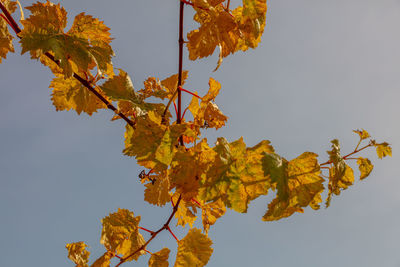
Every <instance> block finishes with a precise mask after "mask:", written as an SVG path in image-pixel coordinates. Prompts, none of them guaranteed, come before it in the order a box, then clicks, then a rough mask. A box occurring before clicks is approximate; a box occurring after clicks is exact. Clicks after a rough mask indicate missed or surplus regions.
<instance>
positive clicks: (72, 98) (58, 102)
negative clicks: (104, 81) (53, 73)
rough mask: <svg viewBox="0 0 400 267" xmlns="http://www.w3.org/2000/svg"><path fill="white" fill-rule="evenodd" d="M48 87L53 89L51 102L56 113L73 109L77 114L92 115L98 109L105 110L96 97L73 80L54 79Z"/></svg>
mask: <svg viewBox="0 0 400 267" xmlns="http://www.w3.org/2000/svg"><path fill="white" fill-rule="evenodd" d="M49 87H50V88H53V93H52V95H51V100H52V101H53V105H54V106H55V107H56V110H57V111H60V110H70V109H74V110H75V111H76V112H77V113H78V114H81V112H86V113H87V114H89V115H92V114H93V112H96V111H97V110H99V109H103V108H107V106H106V105H105V104H104V103H103V102H102V101H101V100H100V99H99V98H97V96H95V95H94V94H93V93H92V92H90V91H89V90H88V89H87V88H86V87H84V86H83V85H82V84H81V83H80V82H79V81H78V80H76V79H74V78H67V79H64V78H62V77H56V78H54V79H53V80H52V82H51V83H50V86H49ZM99 93H101V92H99ZM103 96H104V95H103Z"/></svg>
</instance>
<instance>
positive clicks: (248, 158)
mask: <svg viewBox="0 0 400 267" xmlns="http://www.w3.org/2000/svg"><path fill="white" fill-rule="evenodd" d="M272 151H273V148H272V147H271V146H270V145H269V142H268V141H262V142H261V143H260V144H258V145H256V146H255V147H252V148H246V144H245V143H244V142H243V139H242V138H240V139H239V140H237V141H235V142H232V143H228V142H227V140H226V139H225V138H218V141H217V143H216V146H215V147H214V152H215V153H214V155H215V156H214V159H212V162H213V163H214V164H213V165H211V166H210V167H209V168H208V170H207V173H206V177H205V178H202V180H201V187H200V190H199V198H200V200H202V201H204V202H209V201H214V200H217V199H219V198H221V199H222V200H223V201H224V203H225V204H226V206H227V207H229V208H232V209H234V210H235V211H237V212H247V208H248V204H249V202H250V201H251V200H253V199H255V198H257V197H258V196H260V195H266V194H267V193H268V189H269V188H270V185H271V181H270V178H269V177H268V176H264V171H263V168H262V166H263V162H262V156H263V154H264V153H267V152H272Z"/></svg>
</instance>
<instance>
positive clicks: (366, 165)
mask: <svg viewBox="0 0 400 267" xmlns="http://www.w3.org/2000/svg"><path fill="white" fill-rule="evenodd" d="M357 164H358V168H359V169H360V172H361V174H360V180H363V179H365V178H367V177H368V175H369V174H370V173H371V171H372V169H373V168H374V165H372V163H371V161H370V160H369V159H366V158H362V157H360V158H358V159H357Z"/></svg>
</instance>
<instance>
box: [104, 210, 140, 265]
mask: <svg viewBox="0 0 400 267" xmlns="http://www.w3.org/2000/svg"><path fill="white" fill-rule="evenodd" d="M133 215H134V214H133V212H131V211H129V210H126V209H118V211H117V212H115V213H111V214H110V215H109V216H107V217H105V218H104V219H102V220H101V222H102V224H103V230H102V232H101V240H100V243H101V244H103V245H104V246H105V247H106V249H107V250H108V251H111V252H116V253H118V254H121V255H123V256H124V257H126V256H128V255H130V254H131V253H133V252H135V251H136V250H137V249H138V248H140V247H141V246H142V245H143V244H144V243H145V240H144V238H143V237H142V235H141V234H140V233H139V231H138V227H139V222H140V216H137V217H134V216H133ZM144 253H145V252H144V251H140V252H137V253H135V254H134V255H133V256H132V257H130V258H129V260H130V261H131V260H137V259H138V258H139V256H140V255H142V254H144Z"/></svg>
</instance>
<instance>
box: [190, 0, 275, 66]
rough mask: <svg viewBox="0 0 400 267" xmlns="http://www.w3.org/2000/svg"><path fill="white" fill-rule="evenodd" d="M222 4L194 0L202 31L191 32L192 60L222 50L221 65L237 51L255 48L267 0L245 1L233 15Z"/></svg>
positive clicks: (208, 0)
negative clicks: (216, 49) (217, 48)
mask: <svg viewBox="0 0 400 267" xmlns="http://www.w3.org/2000/svg"><path fill="white" fill-rule="evenodd" d="M221 2H223V1H219V0H218V1H212V0H194V1H193V4H194V9H195V10H196V14H195V16H194V20H195V21H196V22H198V23H199V24H200V27H199V29H195V30H193V31H191V32H189V33H188V35H187V38H188V43H187V47H188V50H189V59H190V60H196V59H198V58H203V57H208V56H210V55H212V54H213V53H214V51H215V48H216V47H219V49H220V55H219V60H218V65H217V68H216V69H218V67H219V65H220V64H221V62H222V58H224V57H227V56H228V55H230V54H233V53H235V52H236V51H238V50H243V51H246V50H247V49H248V48H256V47H257V46H258V43H259V42H260V41H261V35H262V34H263V32H264V27H265V21H266V20H265V16H266V12H267V3H266V0H243V6H239V7H237V8H236V9H235V10H233V11H232V13H230V11H229V10H227V9H225V7H224V6H223V5H221Z"/></svg>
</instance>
